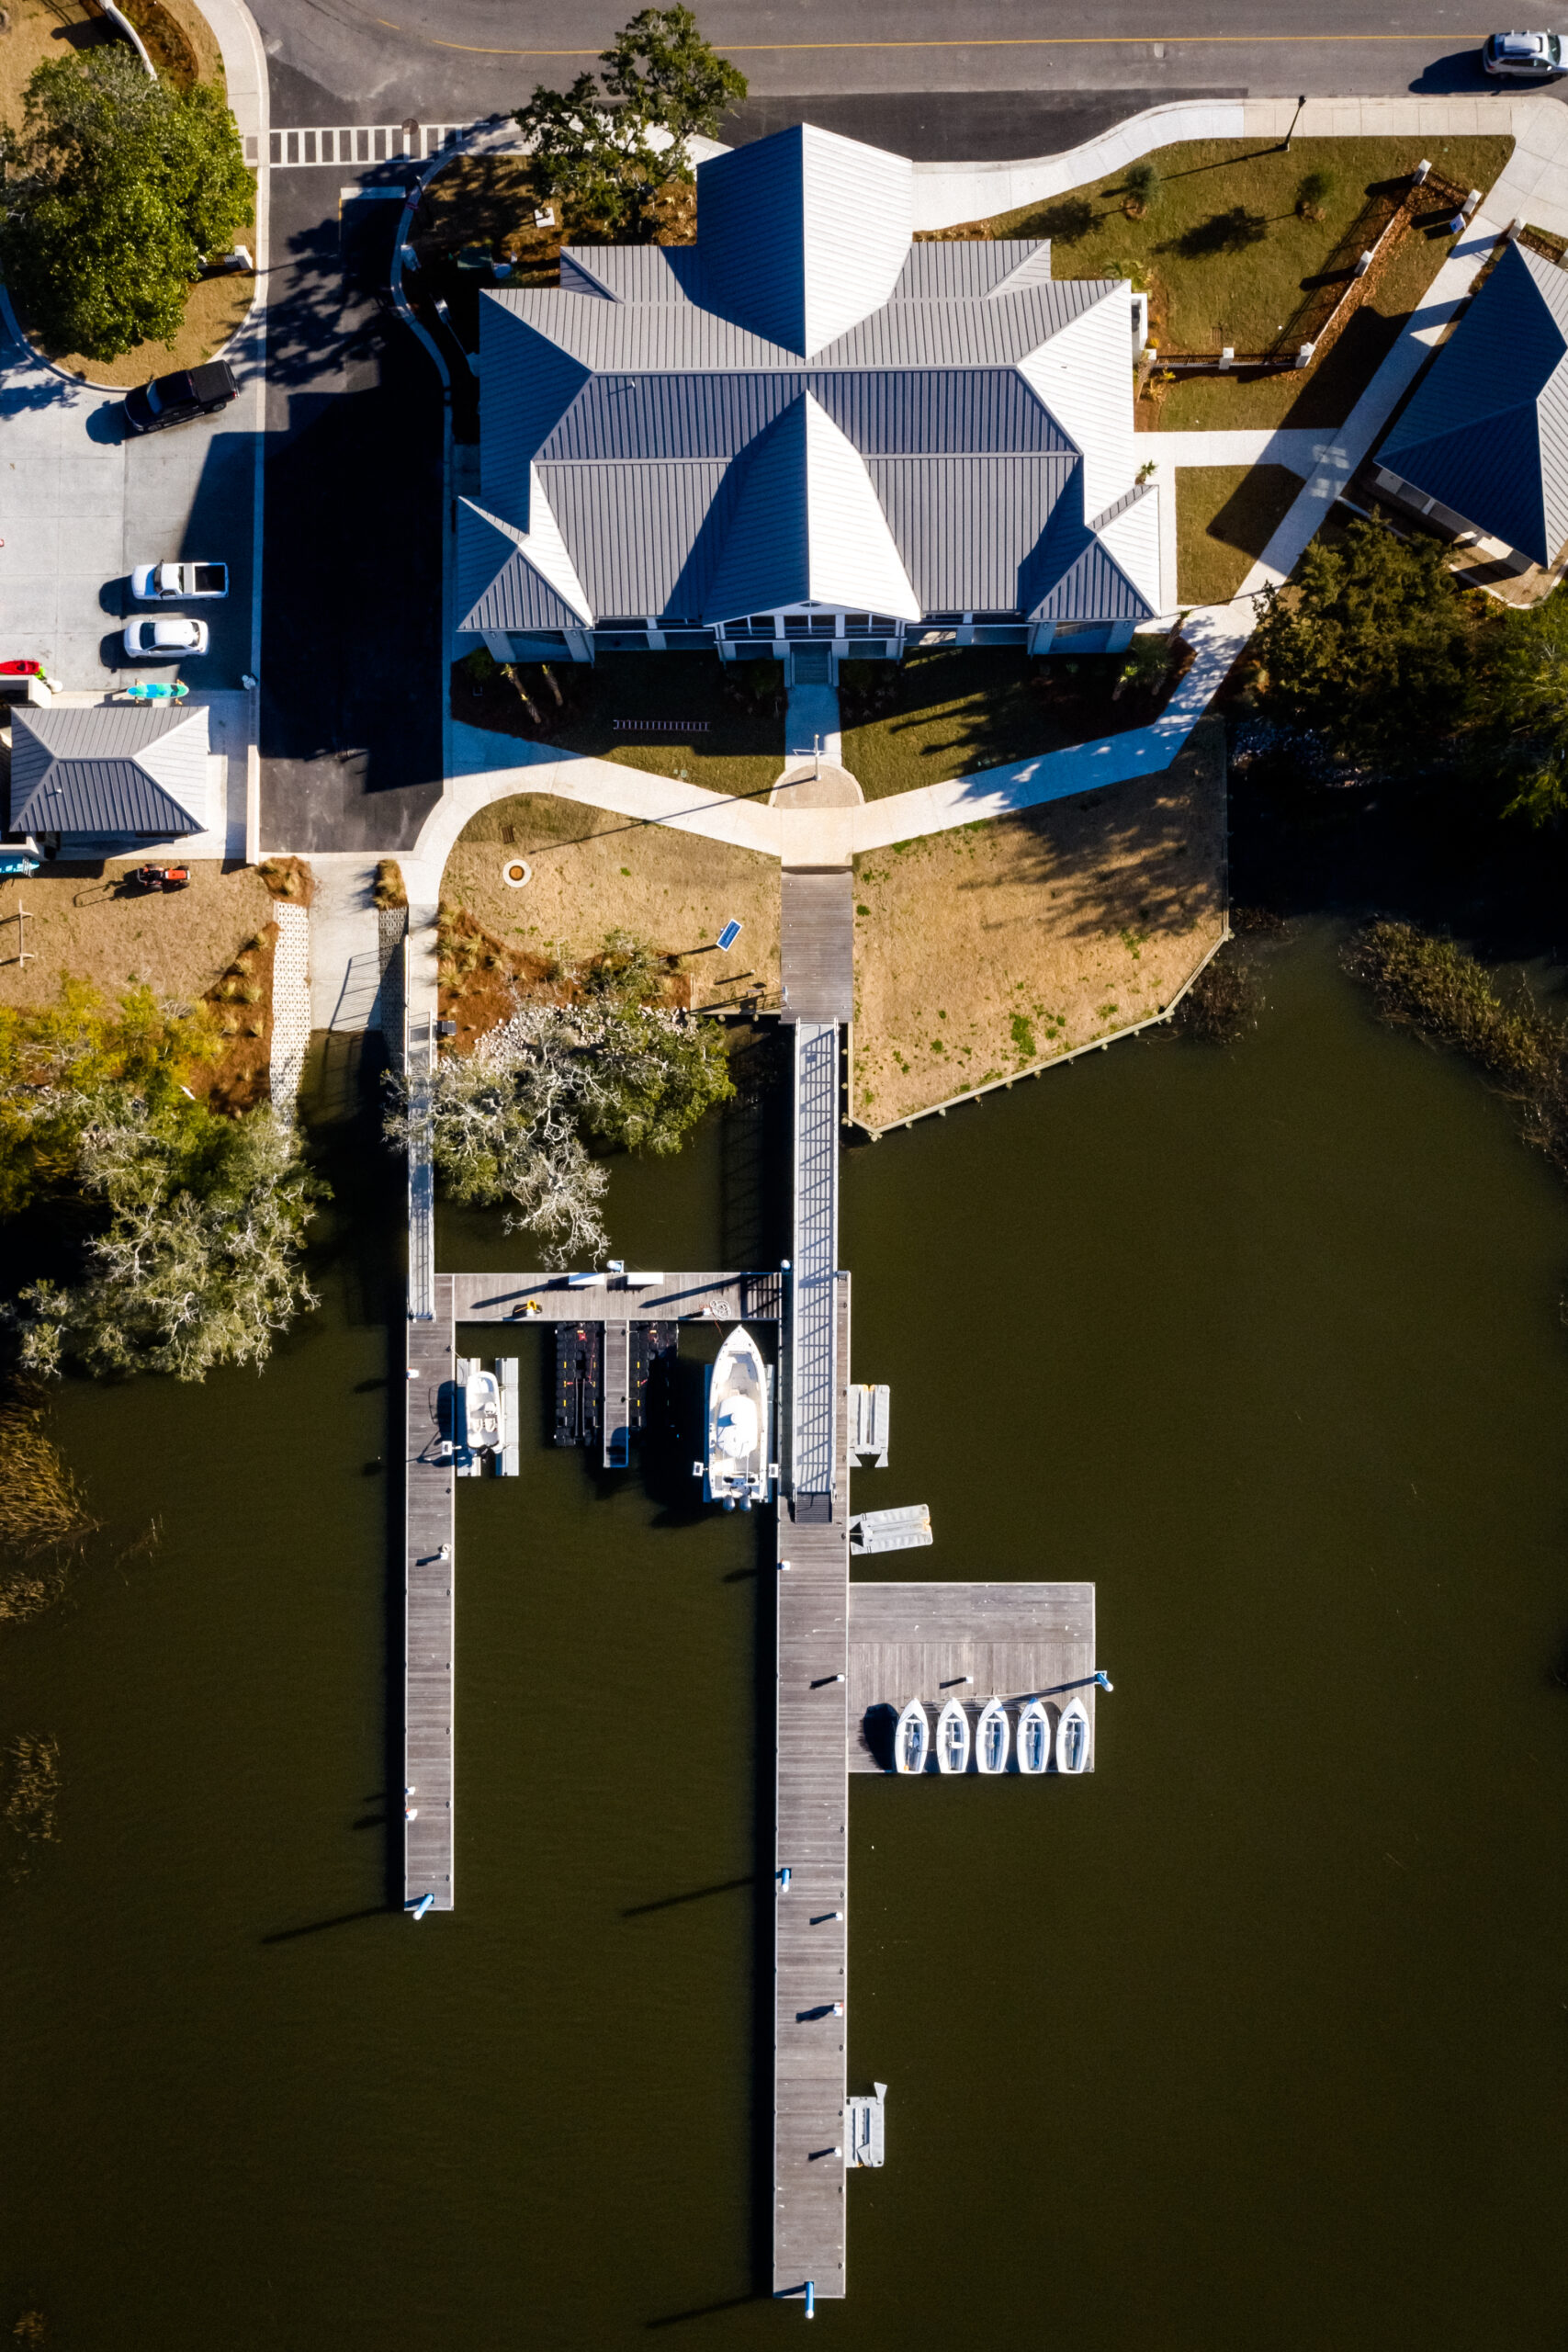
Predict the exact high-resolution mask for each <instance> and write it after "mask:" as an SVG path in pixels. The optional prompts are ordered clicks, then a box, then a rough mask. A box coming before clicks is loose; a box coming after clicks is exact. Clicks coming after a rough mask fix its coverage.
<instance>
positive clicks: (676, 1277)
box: [444, 1268, 783, 1324]
mask: <svg viewBox="0 0 1568 2352" xmlns="http://www.w3.org/2000/svg"><path fill="white" fill-rule="evenodd" d="M633 1271H634V1272H635V1271H636V1269H635V1268H634V1270H633ZM444 1279H445V1280H446V1281H447V1282H449V1283H451V1284H452V1297H453V1310H454V1315H455V1319H456V1320H457V1322H459V1323H523V1324H527V1323H541V1322H542V1323H612V1322H617V1323H618V1322H632V1323H672V1322H678V1321H681V1320H682V1319H685V1320H690V1319H691V1318H693V1317H703V1319H704V1320H705V1321H710V1322H722V1323H776V1322H777V1321H778V1319H779V1301H780V1297H781V1295H782V1288H783V1284H782V1278H781V1277H780V1276H779V1275H778V1274H777V1273H766V1272H763V1273H739V1274H732V1273H700V1272H699V1273H665V1274H661V1275H660V1280H659V1281H658V1282H657V1283H649V1284H648V1285H647V1286H645V1287H638V1288H637V1289H632V1288H629V1287H628V1286H627V1284H626V1280H625V1278H624V1277H623V1276H621V1275H618V1274H608V1275H606V1276H605V1279H604V1283H594V1284H593V1285H592V1287H588V1286H586V1285H585V1286H584V1287H582V1288H581V1289H578V1290H569V1289H568V1287H567V1278H566V1276H565V1275H564V1274H448V1275H446V1276H445V1277H444ZM530 1298H533V1299H537V1301H538V1305H539V1311H538V1313H537V1315H523V1314H521V1313H520V1312H519V1311H518V1310H519V1309H520V1308H521V1307H522V1306H523V1303H524V1301H525V1299H530ZM705 1308H709V1309H711V1310H712V1312H711V1314H708V1315H706V1316H704V1309H705Z"/></svg>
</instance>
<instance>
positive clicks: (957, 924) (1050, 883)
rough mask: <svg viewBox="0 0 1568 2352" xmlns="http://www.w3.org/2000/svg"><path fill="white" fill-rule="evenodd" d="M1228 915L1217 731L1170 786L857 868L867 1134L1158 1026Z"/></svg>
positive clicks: (938, 838)
mask: <svg viewBox="0 0 1568 2352" xmlns="http://www.w3.org/2000/svg"><path fill="white" fill-rule="evenodd" d="M1224 903H1225V747H1224V727H1223V725H1222V724H1221V722H1220V721H1218V720H1217V719H1207V720H1204V721H1203V722H1202V723H1201V725H1200V726H1199V727H1198V728H1197V729H1194V731H1193V734H1192V735H1191V737H1190V740H1189V742H1188V744H1187V747H1186V749H1185V750H1184V751H1183V752H1182V753H1181V756H1180V757H1179V759H1178V760H1177V761H1176V762H1175V763H1174V764H1173V765H1172V766H1171V767H1170V768H1169V769H1168V771H1167V773H1166V774H1165V775H1157V776H1150V777H1145V778H1142V779H1140V780H1139V781H1138V782H1136V783H1132V784H1121V785H1114V786H1110V787H1108V788H1107V789H1106V790H1105V791H1103V792H1098V793H1094V794H1092V795H1089V796H1087V797H1083V798H1081V799H1080V798H1074V799H1072V800H1067V801H1055V802H1052V803H1051V804H1049V805H1048V806H1047V807H1045V808H1042V809H1029V810H1026V811H1025V812H1023V813H1022V814H1021V815H1019V816H1017V817H1002V818H997V819H995V820H991V821H989V822H981V823H976V824H973V825H966V826H964V827H963V828H961V829H960V830H958V831H953V832H947V833H937V834H933V835H931V836H930V837H928V838H927V839H926V840H923V841H918V842H907V843H904V844H903V845H901V846H900V847H899V848H897V849H893V850H878V851H875V852H873V853H872V854H869V855H867V856H863V857H861V858H858V859H857V860H856V861H855V1030H854V1069H853V1076H852V1090H853V1091H852V1110H853V1114H854V1116H855V1118H856V1119H857V1120H858V1121H859V1122H860V1123H861V1124H862V1125H865V1126H868V1127H872V1128H880V1127H886V1126H890V1125H894V1124H896V1123H897V1121H898V1120H899V1119H903V1118H908V1117H911V1116H912V1115H913V1114H915V1113H917V1112H919V1111H924V1110H929V1109H931V1106H932V1105H933V1104H934V1103H942V1102H946V1101H948V1100H950V1099H951V1098H952V1097H953V1095H956V1094H963V1093H964V1092H967V1091H970V1090H971V1089H973V1088H976V1087H981V1086H987V1085H991V1084H994V1083H996V1082H997V1081H998V1080H1003V1079H1008V1078H1012V1077H1016V1076H1019V1075H1021V1073H1022V1072H1023V1071H1025V1070H1027V1069H1033V1068H1036V1067H1038V1066H1040V1065H1042V1064H1044V1063H1049V1062H1050V1061H1052V1060H1055V1059H1056V1058H1057V1057H1060V1056H1061V1055H1063V1054H1066V1053H1070V1052H1072V1051H1073V1050H1074V1049H1075V1048H1076V1047H1078V1046H1085V1045H1088V1044H1089V1043H1091V1042H1092V1041H1093V1040H1094V1039H1096V1038H1100V1037H1109V1036H1111V1035H1115V1033H1116V1032H1117V1031H1119V1030H1122V1029H1126V1028H1129V1027H1131V1026H1132V1025H1133V1024H1134V1023H1136V1022H1140V1021H1146V1020H1148V1019H1150V1018H1151V1017H1153V1016H1154V1015H1155V1014H1156V1013H1159V1012H1163V1011H1164V1010H1165V1008H1166V1007H1167V1006H1168V1004H1169V1003H1170V1002H1171V1001H1172V999H1173V998H1174V997H1175V996H1176V995H1177V993H1178V991H1179V989H1180V988H1181V986H1182V984H1183V983H1184V982H1185V981H1186V980H1188V979H1189V978H1190V977H1191V975H1192V974H1193V972H1194V971H1196V969H1197V968H1198V967H1199V965H1200V964H1201V962H1202V960H1203V957H1204V956H1206V955H1207V954H1208V952H1209V951H1210V949H1211V948H1212V947H1213V945H1214V944H1215V943H1216V941H1217V940H1218V939H1219V938H1220V936H1221V934H1222V932H1223V929H1224Z"/></svg>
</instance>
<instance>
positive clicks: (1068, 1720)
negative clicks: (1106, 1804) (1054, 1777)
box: [1056, 1699, 1089, 1772]
mask: <svg viewBox="0 0 1568 2352" xmlns="http://www.w3.org/2000/svg"><path fill="white" fill-rule="evenodd" d="M1056 1770H1057V1771H1058V1772H1087V1771H1088V1770H1089V1710H1088V1709H1087V1708H1086V1707H1085V1705H1084V1702H1083V1701H1082V1700H1081V1699H1073V1700H1070V1701H1069V1702H1068V1703H1067V1704H1066V1707H1064V1708H1063V1710H1062V1720H1061V1722H1060V1723H1059V1724H1057V1725H1056Z"/></svg>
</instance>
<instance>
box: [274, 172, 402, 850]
mask: <svg viewBox="0 0 1568 2352" xmlns="http://www.w3.org/2000/svg"><path fill="white" fill-rule="evenodd" d="M355 187H358V188H362V189H364V190H365V191H367V193H365V194H364V195H363V196H362V197H349V198H347V199H346V200H344V196H343V193H342V192H343V191H344V190H347V189H351V188H355ZM377 188H379V189H380V190H381V191H382V192H381V193H379V194H375V193H370V192H369V191H371V190H374V189H377ZM389 190H390V191H391V192H390V193H389V192H388V191H389ZM401 193H402V184H401V179H400V175H396V174H389V173H386V172H382V173H379V174H378V173H375V172H368V173H362V174H358V175H355V174H354V173H353V172H351V171H349V170H347V169H344V168H337V169H333V170H330V171H320V170H318V171H300V172H277V173H275V174H274V175H273V177H272V210H271V236H272V277H271V286H270V292H269V297H268V305H267V428H268V441H267V459H266V500H265V543H264V544H265V562H264V566H263V590H262V650H261V680H262V701H261V754H262V831H263V835H264V838H265V841H266V842H268V843H277V842H287V843H288V846H289V847H290V848H291V849H298V850H300V851H305V852H309V851H310V850H311V849H357V848H374V849H388V850H391V849H400V848H406V847H408V846H409V845H410V844H411V843H412V840H413V838H414V835H415V833H416V832H417V831H418V827H419V823H420V820H421V819H422V818H423V815H424V814H425V812H426V811H427V810H428V809H431V808H433V807H434V804H435V801H436V800H437V799H438V798H439V797H440V789H441V695H442V678H441V499H442V476H441V462H442V460H441V441H442V406H441V391H440V386H439V383H438V380H437V378H436V375H435V371H434V368H433V367H432V365H431V362H430V360H429V358H428V357H427V356H426V355H425V353H424V352H423V349H422V348H421V347H420V346H419V345H418V344H416V343H415V341H414V339H413V337H412V335H411V334H409V333H408V331H407V329H406V328H405V327H403V326H402V325H401V324H400V322H398V320H397V319H396V317H395V316H393V315H390V314H389V313H387V312H385V311H383V310H382V309H381V308H380V306H379V305H378V301H377V300H376V289H377V288H378V286H384V285H385V283H386V277H387V266H388V263H389V259H390V254H391V244H392V237H393V234H394V232H395V230H396V226H397V222H398V219H399V215H400V209H401V208H400V201H399V200H398V199H399V198H400V196H401Z"/></svg>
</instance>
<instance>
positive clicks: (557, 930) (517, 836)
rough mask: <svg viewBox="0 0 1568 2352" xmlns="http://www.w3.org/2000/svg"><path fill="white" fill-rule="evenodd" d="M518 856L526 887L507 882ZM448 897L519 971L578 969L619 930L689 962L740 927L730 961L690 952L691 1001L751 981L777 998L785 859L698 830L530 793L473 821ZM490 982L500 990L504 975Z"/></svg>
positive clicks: (460, 844)
mask: <svg viewBox="0 0 1568 2352" xmlns="http://www.w3.org/2000/svg"><path fill="white" fill-rule="evenodd" d="M517 858H522V859H523V860H524V861H525V863H526V864H527V865H529V866H530V868H531V869H532V876H533V878H532V880H531V881H529V882H528V883H527V884H526V885H525V887H524V888H522V889H513V888H510V887H509V886H508V884H507V883H506V882H505V880H504V879H503V878H502V869H503V866H504V865H506V864H507V863H508V862H509V861H512V860H515V859H517ZM441 897H442V902H443V904H444V905H446V906H449V907H453V908H459V907H460V908H462V909H463V910H465V911H466V912H467V913H468V914H469V915H470V916H471V917H472V918H473V920H474V922H476V923H478V924H479V926H480V928H481V929H482V930H483V931H485V932H486V933H488V934H489V935H490V936H491V938H492V939H493V940H495V941H497V942H499V943H500V944H502V946H503V947H504V948H505V950H506V951H507V953H508V955H509V956H511V957H513V958H515V959H516V960H517V964H518V967H519V968H520V969H521V968H523V967H525V965H526V966H527V967H535V966H536V965H538V964H540V963H547V962H549V961H551V960H558V961H560V962H561V963H566V964H570V963H576V962H580V961H581V959H582V958H583V957H584V956H589V955H591V954H592V953H593V952H594V950H595V949H597V948H599V947H600V946H602V945H603V944H604V936H605V934H606V933H608V932H612V931H628V932H631V933H634V934H635V936H636V937H637V938H638V939H642V940H646V941H647V942H648V943H649V945H650V946H652V947H655V948H657V949H659V950H660V951H661V952H662V953H665V954H670V955H673V954H677V953H679V954H682V955H687V951H690V950H692V949H694V948H704V947H706V946H707V945H708V944H709V943H710V942H712V941H714V940H716V938H717V937H718V934H719V932H720V931H721V930H722V928H723V926H724V925H725V923H726V922H729V921H731V920H732V919H733V920H735V921H738V922H739V923H740V924H741V926H742V929H741V933H740V936H739V939H738V940H737V941H736V944H735V946H734V948H733V949H732V950H731V951H730V952H729V953H728V954H726V955H720V954H718V953H717V952H714V953H712V954H702V955H687V960H686V961H685V963H684V965H683V969H684V970H685V971H686V972H687V973H688V974H689V975H690V977H691V979H692V982H693V998H692V1001H693V1002H694V1003H695V1004H698V1005H702V1004H707V1003H711V1002H714V1001H722V1000H723V999H725V998H726V997H730V996H739V994H741V993H742V989H750V986H751V985H753V983H754V982H755V981H760V982H761V984H762V986H763V988H764V989H765V991H766V993H767V994H768V995H769V997H770V998H773V997H776V994H777V990H778V985H779V865H778V860H777V859H776V858H773V857H760V856H758V855H757V854H755V853H754V852H752V851H750V850H744V849H733V848H731V847H730V846H729V844H728V842H713V841H708V840H706V839H705V838H704V836H703V835H702V834H700V833H682V832H676V831H674V830H673V829H672V828H671V827H670V826H666V825H646V824H639V823H637V821H635V820H629V819H627V818H626V817H619V816H616V815H615V812H614V811H613V810H611V809H585V808H583V807H582V806H581V803H579V802H577V801H575V800H558V799H556V798H554V797H552V796H550V795H549V794H547V793H524V794H520V795H518V796H517V797H515V798H513V799H510V800H497V801H492V802H491V805H490V807H489V808H487V809H480V810H479V814H478V815H477V816H476V817H473V818H471V819H470V820H469V821H468V825H467V826H465V828H464V830H463V831H462V832H461V833H460V834H459V835H458V837H457V842H455V843H454V845H453V849H452V854H451V855H450V856H449V857H448V859H447V861H446V873H445V874H444V876H443V877H442V885H441ZM741 974H746V975H749V976H750V978H748V979H747V980H746V981H744V982H742V983H741V984H740V985H739V986H736V985H728V986H727V985H725V982H726V978H727V976H730V977H731V978H734V976H739V975H741ZM494 978H495V982H496V986H497V988H498V989H500V988H503V986H504V975H502V974H500V973H497V974H496V975H495V976H494ZM499 1001H500V1000H499V998H498V1002H499Z"/></svg>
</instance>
